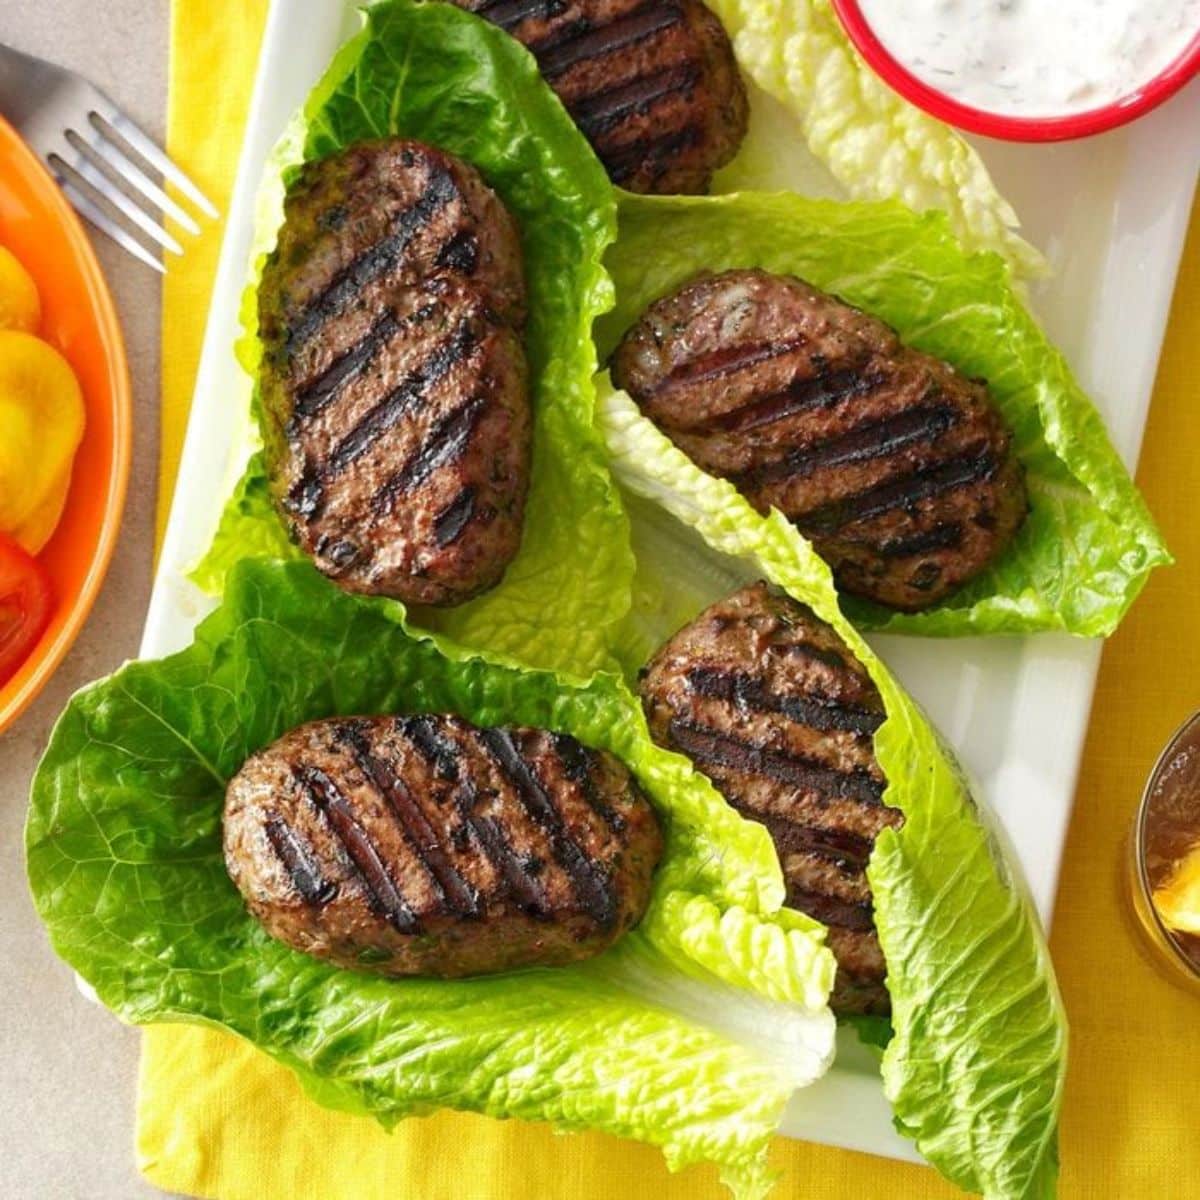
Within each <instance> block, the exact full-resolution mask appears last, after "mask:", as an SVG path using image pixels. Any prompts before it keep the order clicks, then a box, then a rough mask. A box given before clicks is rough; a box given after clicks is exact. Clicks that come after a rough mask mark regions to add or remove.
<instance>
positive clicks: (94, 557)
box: [0, 118, 133, 731]
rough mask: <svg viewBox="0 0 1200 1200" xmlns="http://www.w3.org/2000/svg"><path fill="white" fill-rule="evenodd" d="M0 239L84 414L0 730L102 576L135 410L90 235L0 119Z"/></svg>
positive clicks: (38, 685)
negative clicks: (42, 626)
mask: <svg viewBox="0 0 1200 1200" xmlns="http://www.w3.org/2000/svg"><path fill="white" fill-rule="evenodd" d="M0 243H3V244H4V245H6V246H7V247H8V248H9V249H10V250H11V251H12V252H13V253H14V254H15V255H16V256H17V258H19V259H20V260H21V263H22V264H23V265H24V267H25V269H26V270H27V271H28V272H29V273H30V274H31V275H32V276H33V278H34V281H35V282H36V283H37V285H38V290H39V291H40V292H41V296H42V325H41V329H40V330H39V331H38V332H39V333H40V335H41V336H42V337H43V338H45V339H46V341H48V342H50V343H51V344H52V345H53V346H55V347H56V348H57V349H58V350H60V351H61V352H62V353H63V354H64V355H65V356H66V358H67V360H68V361H69V362H70V364H71V366H72V367H74V368H75V373H76V375H78V376H79V384H80V387H81V388H82V389H83V399H84V407H85V409H86V414H87V426H86V428H85V430H84V434H83V442H82V443H81V445H80V447H79V452H78V454H77V455H76V457H75V469H74V472H73V474H72V476H71V490H70V492H69V493H68V495H67V503H66V506H65V507H64V509H63V515H62V520H61V521H60V522H59V525H58V528H57V529H56V530H55V531H54V536H53V537H52V538H51V539H50V541H49V543H48V544H47V545H46V547H45V548H44V549H43V550H42V552H41V554H40V555H39V556H38V557H39V558H40V559H41V561H42V563H43V565H44V566H45V567H46V570H47V571H48V572H49V574H50V579H51V582H52V583H53V585H54V614H53V616H52V617H51V619H50V624H49V625H48V626H47V628H46V631H45V633H43V634H42V637H41V640H40V641H39V642H38V644H37V645H36V646H35V647H34V648H33V651H32V652H31V653H30V655H29V657H28V658H27V659H26V660H25V662H24V663H23V664H22V665H21V667H20V668H19V669H18V671H17V673H16V675H14V676H13V677H12V679H10V680H9V681H8V682H7V683H6V684H5V685H4V686H3V687H0V731H3V730H4V729H6V728H8V726H9V725H11V724H12V723H13V721H15V720H16V718H17V717H18V715H19V714H20V713H21V712H22V710H23V709H24V708H25V707H26V705H28V704H29V703H30V701H32V700H33V698H34V697H35V696H36V695H37V694H38V692H39V691H40V690H41V689H42V687H43V686H44V685H45V683H46V681H47V680H48V679H49V678H50V676H51V675H52V674H53V673H54V669H55V668H56V667H57V666H58V664H59V663H60V662H61V661H62V659H63V656H64V655H65V654H66V652H67V651H68V650H69V649H70V647H71V643H72V642H74V640H75V638H76V636H77V635H78V633H79V630H80V629H81V628H82V626H83V623H84V621H85V620H86V619H87V615H88V613H89V612H90V611H91V608H92V603H93V602H94V601H95V599H96V593H97V592H98V591H99V589H100V584H101V583H102V582H103V579H104V573H105V571H106V570H107V569H108V562H109V559H110V558H111V557H112V552H113V546H114V544H115V543H116V538H117V530H118V528H119V527H120V524H121V512H122V509H123V508H124V507H125V488H126V485H127V483H128V481H129V457H130V439H131V431H132V424H133V412H132V403H131V400H130V388H129V368H128V366H127V364H126V362H125V344H124V342H123V341H122V338H121V327H120V325H119V324H118V323H117V314H116V311H115V309H114V308H113V302H112V297H111V296H110V295H109V291H108V285H107V284H106V283H105V282H104V276H103V275H102V274H101V273H100V265H99V263H97V262H96V256H95V254H94V253H93V252H92V247H91V243H90V242H89V241H88V239H87V235H86V234H85V233H84V231H83V227H82V226H81V225H80V223H79V221H78V220H77V219H76V217H75V214H74V212H73V211H72V210H71V208H70V206H69V205H68V204H67V202H66V200H65V199H64V198H63V195H62V193H61V192H60V191H59V190H58V187H57V186H56V184H55V183H54V180H53V179H51V178H50V175H49V174H48V173H47V172H46V170H45V169H44V168H43V167H42V165H41V163H40V162H38V160H37V158H36V157H35V156H34V154H33V152H32V151H31V150H30V149H29V147H28V146H26V145H25V143H24V142H22V141H21V139H20V138H19V137H18V136H17V134H16V132H15V131H14V130H13V128H12V127H11V126H10V125H8V124H7V123H6V122H5V121H4V120H3V118H0Z"/></svg>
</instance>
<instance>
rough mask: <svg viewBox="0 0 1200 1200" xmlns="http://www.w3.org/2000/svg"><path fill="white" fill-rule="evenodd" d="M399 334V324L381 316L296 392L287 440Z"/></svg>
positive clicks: (359, 373) (392, 319)
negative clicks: (362, 336)
mask: <svg viewBox="0 0 1200 1200" xmlns="http://www.w3.org/2000/svg"><path fill="white" fill-rule="evenodd" d="M399 332H400V325H399V322H397V320H396V318H395V317H393V316H392V314H391V313H385V314H384V315H383V316H382V317H381V318H380V319H379V320H378V321H377V322H376V323H375V324H374V325H373V326H372V327H371V329H370V330H369V331H368V333H367V336H366V337H364V338H363V339H362V341H361V342H359V343H358V344H357V345H355V346H351V347H350V349H349V350H347V351H346V353H345V354H343V355H342V356H341V357H340V358H338V359H336V360H335V361H334V362H333V363H332V364H331V365H330V366H329V367H328V368H326V370H324V371H322V372H321V374H320V375H318V376H317V378H316V379H314V380H313V381H312V382H311V383H309V384H306V385H305V386H304V387H302V388H301V389H300V390H299V391H297V393H296V405H295V407H294V408H293V410H292V416H291V418H290V419H289V421H288V429H287V432H288V436H289V437H293V436H295V434H296V432H297V431H298V430H299V428H300V426H301V425H303V424H304V422H305V421H308V420H311V419H312V418H313V417H315V416H316V415H317V414H318V413H319V412H321V410H322V409H324V408H325V406H326V405H327V404H328V403H329V402H330V401H331V400H333V399H334V398H335V397H336V396H337V395H338V393H339V392H340V391H341V390H342V388H344V387H345V386H346V384H348V383H349V382H350V381H351V380H352V379H355V378H357V377H358V376H359V375H361V374H362V372H363V370H364V369H365V368H366V367H367V366H368V365H369V364H370V363H371V361H372V360H373V359H374V357H375V355H376V353H378V351H379V350H380V349H381V348H382V347H383V346H385V345H386V344H387V343H388V342H389V341H391V339H392V338H393V337H395V336H396V334H397V333H399Z"/></svg>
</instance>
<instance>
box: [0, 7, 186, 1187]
mask: <svg viewBox="0 0 1200 1200" xmlns="http://www.w3.org/2000/svg"><path fill="white" fill-rule="evenodd" d="M168 17H169V4H168V0H99V2H97V0H4V2H3V3H0V42H5V43H7V44H9V45H12V46H15V47H17V48H18V49H20V50H25V51H28V52H30V53H32V54H38V55H41V56H42V57H44V58H51V59H54V60H55V61H57V62H60V63H63V64H64V65H66V66H70V67H73V68H75V69H76V70H79V71H82V72H84V73H85V74H87V75H88V76H89V77H90V78H91V79H93V80H94V81H95V82H96V83H97V84H99V85H100V86H101V87H102V88H104V90H105V91H107V92H108V93H109V95H111V96H112V97H113V98H114V99H115V100H116V101H117V102H118V104H120V105H121V106H122V107H123V108H124V109H125V110H126V111H127V112H128V113H129V114H130V115H131V116H132V117H133V118H134V119H135V120H136V121H137V122H138V123H139V124H140V125H141V126H142V128H143V129H145V130H146V132H147V133H150V134H152V135H153V136H154V137H155V139H156V140H158V141H159V142H160V144H161V141H162V137H163V121H164V116H165V112H166V72H167V22H168ZM95 244H96V249H97V252H98V253H99V257H100V262H101V265H102V266H103V268H104V272H105V274H106V275H107V277H108V281H109V284H110V285H111V287H112V290H113V294H114V296H115V298H116V302H117V308H118V310H119V312H120V314H121V320H122V324H123V326H124V330H125V341H126V345H127V348H128V352H129V365H130V371H131V373H132V375H133V386H134V406H135V407H134V414H135V415H134V443H133V474H132V476H131V479H130V487H129V500H128V503H127V505H126V509H125V521H124V525H123V527H122V532H121V537H120V540H119V542H118V544H117V550H116V554H115V556H114V558H113V561H112V566H111V568H110V570H109V573H108V578H107V580H106V582H105V584H104V588H103V591H102V592H101V593H100V598H99V600H98V602H97V604H96V607H95V609H94V610H93V612H92V615H91V618H90V620H89V621H88V623H87V625H86V627H85V628H84V630H83V633H82V634H81V636H80V638H79V640H78V641H77V642H76V643H75V646H74V648H73V649H72V650H71V652H70V654H69V655H68V657H67V659H66V661H65V662H64V664H63V665H62V667H61V668H60V670H59V671H58V673H57V674H56V675H55V677H54V678H53V680H52V681H51V682H50V685H49V686H48V687H47V688H46V690H45V691H44V692H43V693H42V694H41V696H40V697H38V699H37V700H36V701H35V703H34V704H33V706H32V707H31V708H30V709H29V710H28V711H27V712H26V713H25V714H24V716H22V717H21V719H20V720H19V721H18V722H17V723H16V725H15V726H14V727H13V728H12V729H11V730H9V732H7V733H5V734H3V735H0V969H2V970H3V972H4V975H5V977H6V984H7V986H6V988H5V997H4V1004H3V1005H0V1064H3V1067H2V1070H3V1079H4V1104H3V1106H0V1156H2V1157H3V1162H4V1168H3V1183H2V1184H0V1193H2V1194H3V1195H5V1196H12V1197H17V1196H20V1197H24V1198H25V1200H74V1198H75V1197H79V1198H80V1200H83V1198H85V1197H86V1198H87V1200H110V1198H111V1200H116V1198H118V1197H120V1198H121V1200H129V1198H133V1197H145V1196H160V1195H161V1194H162V1193H160V1192H159V1191H158V1190H157V1189H156V1188H152V1187H150V1186H149V1185H147V1184H146V1183H144V1182H143V1181H142V1180H141V1179H140V1178H139V1177H138V1175H137V1172H136V1170H135V1168H134V1155H133V1100H134V1082H135V1077H136V1072H137V1041H138V1035H137V1034H136V1033H135V1032H133V1031H132V1030H128V1029H125V1028H123V1027H122V1026H120V1025H118V1024H117V1022H116V1021H115V1020H114V1019H113V1017H112V1016H110V1015H109V1013H108V1012H107V1011H105V1010H104V1009H102V1008H99V1007H97V1006H96V1005H94V1004H90V1003H88V1002H87V1001H86V1000H84V999H83V997H82V996H81V995H80V994H79V992H78V991H76V989H75V985H74V982H73V980H72V977H71V972H70V971H69V970H68V969H67V967H66V966H65V965H64V964H63V963H61V962H60V961H59V960H58V959H57V958H56V957H55V956H54V954H53V953H52V951H51V949H50V945H49V943H48V941H47V939H46V935H45V933H44V932H43V930H42V926H41V924H40V922H39V921H38V919H37V917H36V916H35V914H34V911H33V907H32V904H31V903H30V900H29V895H28V891H27V889H26V886H25V867H24V860H23V856H22V852H21V841H22V839H21V830H22V825H23V822H24V815H25V803H26V796H27V792H28V787H29V776H30V774H31V772H32V770H33V767H34V764H35V763H36V762H37V758H38V755H39V754H40V752H41V750H42V747H43V746H44V744H45V742H46V738H47V736H48V734H49V732H50V726H51V724H52V722H53V721H54V718H55V717H56V716H57V714H58V712H59V711H60V709H61V708H62V707H63V704H64V702H65V701H66V699H67V697H68V696H69V695H70V694H71V692H73V691H74V690H75V689H76V688H78V687H79V686H81V685H82V684H84V683H86V682H88V681H89V680H91V679H94V678H95V677H96V676H98V675H103V674H106V673H107V672H109V671H111V670H112V669H113V668H114V667H115V666H117V665H118V664H119V663H120V662H121V661H122V660H124V659H125V658H129V657H132V655H133V654H134V653H135V652H136V650H137V645H138V640H139V636H140V633H141V626H142V620H143V618H144V616H145V612H146V603H147V600H148V598H149V594H150V567H151V554H152V550H153V536H154V535H153V529H154V504H155V490H156V487H157V474H158V471H157V465H158V406H159V373H158V362H159V349H158V333H159V328H158V325H159V284H158V278H157V276H156V275H155V274H154V273H153V272H151V271H150V270H149V269H148V268H146V267H143V266H141V265H140V264H138V263H136V262H134V261H133V259H131V258H129V256H128V255H126V254H125V253H124V252H123V251H121V250H118V249H117V248H116V247H115V246H113V245H112V244H111V243H109V242H108V241H107V240H106V239H105V238H103V237H100V236H97V237H96V238H95Z"/></svg>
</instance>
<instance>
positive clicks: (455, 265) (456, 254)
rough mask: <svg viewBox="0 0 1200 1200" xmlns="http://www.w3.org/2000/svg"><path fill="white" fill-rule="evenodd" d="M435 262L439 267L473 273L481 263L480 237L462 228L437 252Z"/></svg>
mask: <svg viewBox="0 0 1200 1200" xmlns="http://www.w3.org/2000/svg"><path fill="white" fill-rule="evenodd" d="M434 262H435V263H436V264H437V265H438V266H439V267H446V268H449V269H450V270H451V271H458V272H460V273H461V274H463V275H473V274H474V273H475V268H476V267H477V266H478V265H479V239H478V238H477V237H476V236H475V235H474V234H473V233H471V232H469V231H468V230H466V229H460V230H459V231H458V232H457V233H456V234H455V235H454V236H453V237H452V238H450V239H449V240H448V241H447V242H446V243H445V244H444V245H443V246H442V248H441V249H440V250H439V251H438V252H437V257H436V258H435V259H434Z"/></svg>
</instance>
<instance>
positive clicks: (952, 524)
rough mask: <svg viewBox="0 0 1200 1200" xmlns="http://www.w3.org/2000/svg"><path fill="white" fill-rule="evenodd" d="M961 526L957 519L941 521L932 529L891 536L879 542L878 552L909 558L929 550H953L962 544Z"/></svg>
mask: <svg viewBox="0 0 1200 1200" xmlns="http://www.w3.org/2000/svg"><path fill="white" fill-rule="evenodd" d="M962 536H963V527H962V525H960V524H959V523H958V522H957V521H943V522H942V523H941V524H939V525H935V526H934V527H933V528H932V529H926V530H924V531H922V532H921V533H914V534H913V535H912V536H911V537H899V538H892V539H891V541H887V542H880V544H879V553H880V554H882V555H883V557H884V558H910V557H912V556H913V555H914V554H926V553H928V552H929V551H930V550H955V549H957V548H958V547H959V546H960V545H961V544H962Z"/></svg>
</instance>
